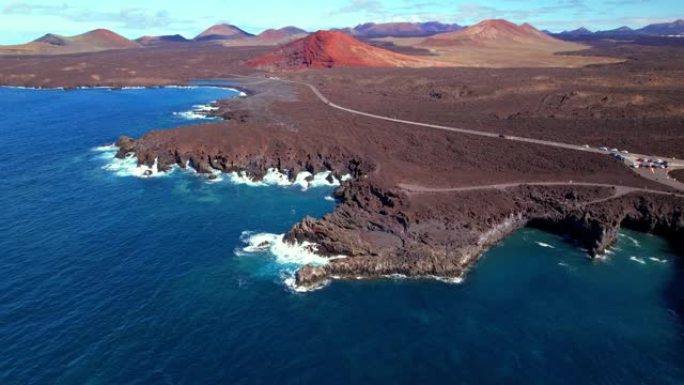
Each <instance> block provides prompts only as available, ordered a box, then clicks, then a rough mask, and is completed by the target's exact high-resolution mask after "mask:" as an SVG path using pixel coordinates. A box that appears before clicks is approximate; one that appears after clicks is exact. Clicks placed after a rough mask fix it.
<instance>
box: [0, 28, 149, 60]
mask: <svg viewBox="0 0 684 385" xmlns="http://www.w3.org/2000/svg"><path fill="white" fill-rule="evenodd" d="M139 47H140V44H138V43H136V42H134V41H131V40H128V39H126V38H125V37H123V36H121V35H118V34H116V33H114V32H112V31H109V30H106V29H96V30H93V31H90V32H86V33H84V34H81V35H76V36H59V35H54V34H47V35H45V36H43V37H41V38H39V39H36V40H34V41H32V42H30V43H27V44H21V45H13V46H0V55H63V54H72V53H80V52H97V51H106V50H114V49H128V48H139Z"/></svg>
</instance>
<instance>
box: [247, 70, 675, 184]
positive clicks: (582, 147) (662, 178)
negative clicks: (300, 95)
mask: <svg viewBox="0 0 684 385" xmlns="http://www.w3.org/2000/svg"><path fill="white" fill-rule="evenodd" d="M234 76H236V77H239V78H245V79H256V80H262V81H263V80H265V79H266V80H270V81H276V82H284V83H291V84H299V85H303V86H306V87H308V88H309V89H310V90H311V91H312V92H313V93H314V95H316V97H317V98H318V99H319V100H320V101H321V102H323V103H324V104H326V105H328V106H330V107H331V108H335V109H337V110H340V111H345V112H348V113H351V114H354V115H359V116H365V117H368V118H372V119H378V120H384V121H388V122H394V123H401V124H408V125H412V126H418V127H424V128H431V129H436V130H442V131H449V132H457V133H460V134H466V135H477V136H483V137H487V138H498V139H502V140H510V141H515V142H523V143H531V144H538V145H542V146H549V147H555V148H563V149H567V150H573V151H581V152H585V153H592V154H600V155H609V154H611V152H610V151H605V150H601V149H598V148H593V147H589V146H587V145H575V144H569V143H562V142H554V141H550V140H541V139H533V138H526V137H522V136H511V135H502V134H499V133H494V132H487V131H480V130H470V129H466V128H459V127H449V126H442V125H439V124H429V123H421V122H414V121H410V120H404V119H396V118H392V117H389V116H383V115H376V114H371V113H368V112H363V111H358V110H354V109H352V108H347V107H343V106H340V105H338V104H335V103H333V102H332V101H330V99H328V98H327V97H326V96H325V95H323V94H322V93H321V91H320V90H319V89H318V88H316V87H315V86H314V85H313V84H310V83H306V82H303V81H297V80H288V79H280V78H266V77H256V76H245V75H234ZM637 157H642V158H649V157H653V156H646V155H641V154H629V156H628V158H627V159H625V164H626V165H627V163H626V162H627V161H629V162H630V163H631V159H632V158H634V159H636V158H637ZM659 158H660V157H659ZM661 159H667V160H669V161H670V166H671V169H676V168H684V162H683V161H681V160H676V159H672V158H667V157H662V158H661ZM636 172H637V174H639V175H640V176H641V177H643V178H646V179H649V180H652V181H654V182H657V183H661V184H663V185H666V186H668V187H672V188H675V189H677V190H679V191H684V183H681V182H678V181H676V180H673V179H670V178H667V172H665V175H664V176H663V175H660V174H662V172H660V173H658V174H656V173H654V174H649V173H648V172H644V171H643V170H641V171H640V170H637V171H636Z"/></svg>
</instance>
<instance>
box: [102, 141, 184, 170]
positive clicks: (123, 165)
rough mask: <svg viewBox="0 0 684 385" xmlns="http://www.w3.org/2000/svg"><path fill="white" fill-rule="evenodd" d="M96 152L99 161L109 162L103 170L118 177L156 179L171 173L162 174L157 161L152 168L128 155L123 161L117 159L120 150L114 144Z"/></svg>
mask: <svg viewBox="0 0 684 385" xmlns="http://www.w3.org/2000/svg"><path fill="white" fill-rule="evenodd" d="M92 150H93V151H94V152H98V153H100V155H99V156H98V158H99V159H102V160H105V161H107V163H106V164H105V165H104V166H102V169H103V170H106V171H110V172H113V173H114V174H115V175H117V176H134V177H138V178H156V177H161V176H165V175H168V174H169V173H170V172H172V171H173V169H171V171H168V172H161V171H159V167H158V166H157V160H156V159H155V160H154V164H153V165H152V167H148V166H146V165H138V158H136V157H135V156H133V155H127V156H126V157H125V158H123V159H119V158H117V157H116V153H117V151H118V150H119V148H118V147H117V146H115V145H113V144H111V145H105V146H98V147H95V148H93V149H92Z"/></svg>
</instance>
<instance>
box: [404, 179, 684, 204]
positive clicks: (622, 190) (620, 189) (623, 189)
mask: <svg viewBox="0 0 684 385" xmlns="http://www.w3.org/2000/svg"><path fill="white" fill-rule="evenodd" d="M521 186H543V187H546V186H582V187H608V188H614V189H615V192H614V193H613V195H612V196H610V197H607V198H601V199H598V200H595V201H591V202H586V203H585V204H591V203H599V202H605V201H608V200H611V199H615V198H618V197H621V196H623V195H627V194H630V193H633V192H645V193H649V194H658V195H671V196H676V197H680V198H684V194H678V193H670V192H666V191H659V190H650V189H646V188H639V187H631V186H620V185H612V184H602V183H585V182H532V183H524V182H521V183H502V184H492V185H483V186H467V187H425V186H416V185H411V184H399V188H401V189H403V190H405V191H407V192H409V193H417V194H420V193H444V192H468V191H480V190H506V189H509V188H515V187H521Z"/></svg>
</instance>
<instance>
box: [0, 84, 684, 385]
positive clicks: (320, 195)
mask: <svg viewBox="0 0 684 385" xmlns="http://www.w3.org/2000/svg"><path fill="white" fill-rule="evenodd" d="M229 93H230V92H229V91H226V90H220V89H208V88H196V89H155V90H123V91H108V90H81V91H69V92H64V91H31V90H16V89H0V100H1V102H0V154H2V155H3V157H2V159H3V162H2V167H0V207H2V209H1V210H0V384H11V385H13V384H22V385H23V384H272V383H278V384H309V383H327V384H349V383H393V384H417V383H448V384H501V383H520V384H530V383H539V384H577V383H583V384H680V383H684V337H683V336H682V333H683V329H682V322H681V318H680V317H679V316H678V315H677V314H676V313H675V312H674V310H673V309H675V308H676V307H677V304H678V303H679V301H681V298H682V297H681V293H682V292H683V291H682V290H681V277H682V274H681V265H678V263H677V257H675V256H674V255H673V254H672V251H671V250H670V249H669V248H668V246H667V244H666V243H665V242H664V241H663V240H662V239H659V238H657V237H653V236H649V235H644V234H638V233H632V232H627V231H625V232H623V233H622V235H621V237H620V240H619V243H618V245H617V246H616V248H615V249H614V250H613V254H612V255H610V256H609V258H608V260H607V261H605V262H601V263H592V262H590V261H588V260H587V259H586V258H585V257H584V255H583V254H582V252H581V251H579V250H577V249H575V248H573V247H572V245H571V244H569V243H567V242H565V241H564V240H563V239H561V238H559V237H556V236H553V235H550V234H546V233H543V232H540V231H537V230H532V229H525V230H522V231H519V232H517V233H516V234H514V235H513V236H511V237H510V238H508V239H507V240H506V241H505V242H503V243H502V244H501V245H499V246H497V247H495V248H494V249H492V250H491V251H490V252H488V253H487V254H486V255H485V257H484V258H483V260H482V261H481V263H480V264H479V265H478V266H477V268H476V269H475V270H474V271H473V272H472V273H471V274H470V275H469V276H468V277H467V278H466V280H465V281H464V282H463V283H462V284H460V285H449V284H443V283H439V282H434V281H425V280H386V281H353V282H335V283H333V284H331V285H330V286H328V287H327V288H325V289H324V290H320V291H316V292H313V293H308V294H295V293H292V292H290V291H289V290H288V289H287V287H286V286H285V285H284V284H283V276H284V275H286V274H287V271H288V270H290V269H292V268H293V267H294V266H293V265H283V264H279V263H277V262H275V260H274V258H273V257H272V256H269V255H267V254H244V253H242V252H239V251H240V250H241V248H243V247H244V244H243V242H242V241H241V240H240V238H241V235H242V233H243V231H253V232H267V233H276V234H277V233H282V232H285V231H286V230H287V229H289V228H290V227H291V226H292V224H294V223H296V222H297V221H299V220H300V219H301V218H302V217H303V216H305V215H313V216H322V215H324V214H325V213H327V212H330V211H331V210H333V208H334V203H333V202H331V201H329V200H326V199H325V197H326V196H328V195H329V194H330V192H331V191H330V189H326V188H318V189H310V190H308V191H306V192H303V191H301V189H299V188H282V187H258V188H255V187H249V186H238V185H232V184H230V183H228V182H222V183H216V184H207V183H206V182H204V180H203V179H200V178H197V177H195V176H193V175H189V174H187V173H183V172H174V173H173V174H171V175H170V176H167V177H161V178H152V179H146V180H143V179H138V178H134V177H121V176H117V175H116V174H115V173H113V172H111V171H107V170H103V169H102V167H103V166H105V165H106V164H108V160H107V159H105V158H103V154H102V153H101V152H96V151H93V150H92V149H93V148H94V147H96V146H98V145H101V144H105V143H111V142H112V141H114V140H115V139H116V138H117V137H118V136H119V135H121V134H127V135H132V136H140V135H141V134H143V133H145V132H147V131H149V130H150V129H154V128H169V127H174V126H179V125H184V124H187V123H188V121H187V120H185V119H184V118H183V117H182V116H179V115H174V114H173V113H174V112H183V111H189V110H191V109H192V106H193V105H196V104H203V103H206V102H209V101H211V100H215V99H217V98H221V97H225V96H226V95H228V94H229ZM236 250H237V251H238V253H236ZM632 257H634V258H632ZM651 258H655V259H657V260H653V259H651ZM663 260H664V261H666V262H661V261H663ZM642 262H643V263H642ZM677 285H680V286H677Z"/></svg>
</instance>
